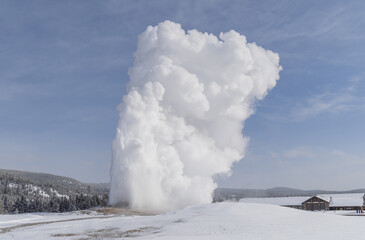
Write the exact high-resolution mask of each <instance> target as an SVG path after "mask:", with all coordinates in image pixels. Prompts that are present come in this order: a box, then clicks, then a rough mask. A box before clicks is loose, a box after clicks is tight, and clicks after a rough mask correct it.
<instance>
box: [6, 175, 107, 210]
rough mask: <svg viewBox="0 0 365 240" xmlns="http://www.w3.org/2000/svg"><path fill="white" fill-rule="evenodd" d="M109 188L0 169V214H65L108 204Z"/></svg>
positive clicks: (68, 179)
mask: <svg viewBox="0 0 365 240" xmlns="http://www.w3.org/2000/svg"><path fill="white" fill-rule="evenodd" d="M108 193H109V184H107V183H82V182H80V181H77V180H75V179H73V178H69V177H62V176H56V175H52V174H47V173H34V172H24V171H15V170H4V169H0V213H22V212H66V211H73V210H79V209H87V208H90V207H96V206H106V205H107V204H108Z"/></svg>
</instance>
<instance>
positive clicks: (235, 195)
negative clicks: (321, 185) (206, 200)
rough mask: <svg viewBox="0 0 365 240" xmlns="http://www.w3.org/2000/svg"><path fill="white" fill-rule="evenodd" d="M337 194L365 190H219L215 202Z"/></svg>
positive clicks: (276, 188) (363, 190)
mask: <svg viewBox="0 0 365 240" xmlns="http://www.w3.org/2000/svg"><path fill="white" fill-rule="evenodd" d="M335 193H365V189H355V190H349V191H326V190H300V189H294V188H286V187H275V188H270V189H232V188H217V189H216V190H215V191H214V201H224V200H229V199H231V200H238V199H241V198H261V197H294V196H314V195H317V194H335Z"/></svg>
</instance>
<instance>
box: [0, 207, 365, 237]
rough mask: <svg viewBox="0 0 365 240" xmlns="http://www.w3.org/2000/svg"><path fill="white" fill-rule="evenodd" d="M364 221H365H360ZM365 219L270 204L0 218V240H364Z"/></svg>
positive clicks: (27, 215)
mask: <svg viewBox="0 0 365 240" xmlns="http://www.w3.org/2000/svg"><path fill="white" fill-rule="evenodd" d="M363 216H364V217H363ZM364 226H365V215H361V216H341V215H336V214H333V213H330V214H329V212H307V211H302V210H296V209H291V208H285V207H280V206H275V205H269V204H257V203H243V202H224V203H212V204H205V205H199V206H193V207H189V208H185V209H182V210H178V211H175V212H169V213H165V214H160V215H154V216H138V215H133V216H125V215H101V214H97V213H95V212H94V213H93V214H89V215H87V214H80V212H77V213H68V214H19V215H1V216H0V229H1V233H0V239H6V240H7V239H37V240H43V239H60V240H64V239H79V240H81V239H82V240H86V239H90V240H92V239H129V238H134V239H168V240H174V239H240V240H242V239H253V240H259V239H280V240H284V239H295V240H301V239H311V240H313V239H331V240H336V239H343V240H348V239H352V240H353V239H365V231H364Z"/></svg>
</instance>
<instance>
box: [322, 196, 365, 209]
mask: <svg viewBox="0 0 365 240" xmlns="http://www.w3.org/2000/svg"><path fill="white" fill-rule="evenodd" d="M363 196H364V194H363V193H346V194H324V195H321V197H323V198H330V197H332V201H331V202H330V207H345V206H362V204H363ZM318 197H319V196H318Z"/></svg>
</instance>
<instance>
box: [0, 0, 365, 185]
mask: <svg viewBox="0 0 365 240" xmlns="http://www.w3.org/2000/svg"><path fill="white" fill-rule="evenodd" d="M364 9H365V2H364V1H351V2H347V1H310V0H307V1H284V0H281V1H203V0H200V1H168V0H166V1H136V0H131V1H5V0H4V1H1V2H0V168H5V169H19V170H28V171H37V172H49V173H53V174H58V175H65V176H70V177H74V178H76V179H79V180H81V181H85V182H106V181H108V180H109V166H110V162H111V142H112V139H113V138H114V135H115V128H116V124H117V111H116V106H117V105H118V104H119V103H120V102H121V99H122V96H123V94H124V93H125V87H126V83H127V81H128V75H127V71H128V67H130V66H131V65H132V63H133V52H134V51H135V49H136V43H137V36H138V34H139V33H141V32H143V31H144V30H145V28H146V27H147V26H148V25H156V24H157V23H159V22H161V21H164V20H171V21H175V22H178V23H180V24H181V25H182V27H183V28H184V29H186V30H187V29H193V28H195V29H198V30H199V31H204V32H209V33H213V34H219V33H220V32H226V31H228V30H231V29H234V30H236V31H238V32H240V33H241V34H244V35H245V36H246V37H247V40H248V41H249V42H256V43H257V44H258V45H261V46H263V47H264V48H266V49H270V50H273V51H275V52H277V53H278V54H279V55H280V64H281V65H282V66H283V71H281V73H280V76H281V77H280V80H279V81H278V84H277V86H276V87H275V88H274V89H273V90H272V91H271V92H270V94H269V95H268V96H267V97H266V98H265V100H263V101H261V102H259V103H258V104H257V109H256V113H255V115H253V116H252V117H251V118H250V119H249V120H248V121H247V122H246V124H245V129H244V135H245V136H249V137H250V144H249V147H248V149H247V154H246V157H245V158H244V159H243V160H242V161H241V162H239V163H237V164H235V165H234V168H233V174H232V176H231V177H230V178H226V179H224V178H221V177H218V178H217V180H218V182H219V185H220V186H222V187H235V188H269V187H275V186H288V187H296V188H303V189H313V188H317V189H318V188H319V189H333V190H341V189H352V188H362V187H365V185H364V183H363V180H364V174H363V171H364V170H365V148H364V146H365V137H364V133H365V127H364V122H365V95H364V94H363V92H364V87H365V70H364V63H365V47H364V42H365V41H364V40H365V31H364V30H363V29H365V16H364V14H363V12H364Z"/></svg>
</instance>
